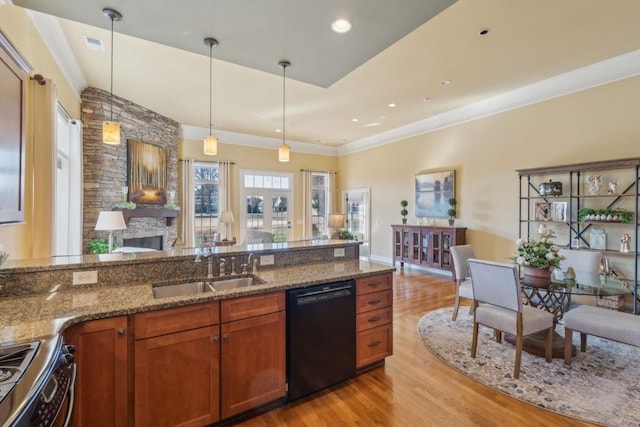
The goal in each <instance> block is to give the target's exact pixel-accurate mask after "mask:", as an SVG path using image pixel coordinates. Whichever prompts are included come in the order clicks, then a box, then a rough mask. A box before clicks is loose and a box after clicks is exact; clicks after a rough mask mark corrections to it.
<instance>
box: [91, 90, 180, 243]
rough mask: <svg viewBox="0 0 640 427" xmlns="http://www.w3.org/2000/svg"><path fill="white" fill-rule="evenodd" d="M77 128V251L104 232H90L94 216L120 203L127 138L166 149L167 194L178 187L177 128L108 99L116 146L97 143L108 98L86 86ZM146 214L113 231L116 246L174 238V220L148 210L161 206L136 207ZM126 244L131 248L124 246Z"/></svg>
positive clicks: (136, 107) (123, 101)
mask: <svg viewBox="0 0 640 427" xmlns="http://www.w3.org/2000/svg"><path fill="white" fill-rule="evenodd" d="M81 98H82V124H83V168H84V172H83V174H84V176H83V180H84V186H83V188H84V192H83V204H84V214H83V248H84V250H83V252H84V253H86V252H87V248H88V246H89V242H90V241H91V240H92V239H96V238H104V237H107V233H106V232H101V231H95V230H94V228H95V224H96V220H97V218H98V213H99V212H100V211H103V210H105V211H106V210H112V209H113V208H114V207H115V205H116V203H118V202H122V201H124V200H125V196H124V195H123V193H122V187H123V186H125V185H127V145H128V144H127V140H128V139H136V140H139V141H143V142H146V143H148V144H153V145H156V146H158V147H161V148H163V149H165V150H166V151H167V160H168V161H167V190H174V191H177V189H178V136H179V124H178V122H176V121H175V120H172V119H169V118H167V117H164V116H161V115H159V114H157V113H155V112H153V111H151V110H149V109H147V108H144V107H142V106H140V105H137V104H134V103H132V102H130V101H127V100H126V99H122V98H119V97H117V96H115V95H114V96H113V120H114V121H117V122H119V123H120V129H121V130H120V132H121V135H120V140H121V143H120V145H115V146H114V145H106V144H103V143H102V121H103V120H105V119H108V118H109V117H110V113H111V104H110V103H111V95H110V93H109V92H106V91H103V90H101V89H97V88H92V87H89V88H87V89H85V90H84V91H83V92H82V95H81ZM137 208H143V210H144V211H145V212H151V214H150V215H149V216H138V215H135V216H132V217H131V218H127V229H126V230H122V231H116V232H114V239H115V240H116V242H117V243H118V245H119V246H122V245H123V239H146V238H154V237H158V236H160V237H161V238H162V241H161V245H160V246H161V247H162V248H168V247H170V246H171V244H172V242H173V241H175V239H176V238H177V222H178V221H177V220H173V221H172V222H171V224H170V225H169V224H168V222H167V219H166V218H165V217H163V216H162V215H160V214H158V215H157V216H156V215H155V212H153V211H150V210H151V209H160V208H163V206H162V205H154V204H140V203H139V204H137ZM129 246H133V245H131V244H129Z"/></svg>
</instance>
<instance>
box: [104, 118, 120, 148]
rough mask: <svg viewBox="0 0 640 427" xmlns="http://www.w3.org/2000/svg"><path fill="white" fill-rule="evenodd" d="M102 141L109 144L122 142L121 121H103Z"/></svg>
mask: <svg viewBox="0 0 640 427" xmlns="http://www.w3.org/2000/svg"><path fill="white" fill-rule="evenodd" d="M102 142H104V143H105V144H109V145H119V144H120V123H117V122H109V121H105V122H102Z"/></svg>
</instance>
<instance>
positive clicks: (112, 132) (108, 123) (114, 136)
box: [102, 8, 122, 145]
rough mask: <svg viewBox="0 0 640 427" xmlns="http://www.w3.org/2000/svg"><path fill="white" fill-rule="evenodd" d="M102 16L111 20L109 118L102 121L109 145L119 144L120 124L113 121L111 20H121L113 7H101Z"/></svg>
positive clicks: (105, 138)
mask: <svg viewBox="0 0 640 427" xmlns="http://www.w3.org/2000/svg"><path fill="white" fill-rule="evenodd" d="M102 13H103V14H104V16H106V17H107V18H109V19H110V20H111V89H110V94H111V118H110V119H109V120H105V121H104V122H102V142H104V143H105V144H109V145H119V144H120V124H119V123H116V122H114V121H113V22H114V21H120V20H122V15H121V14H120V13H119V12H118V11H116V10H113V9H109V8H105V9H102Z"/></svg>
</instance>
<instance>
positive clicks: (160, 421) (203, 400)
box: [134, 326, 220, 427]
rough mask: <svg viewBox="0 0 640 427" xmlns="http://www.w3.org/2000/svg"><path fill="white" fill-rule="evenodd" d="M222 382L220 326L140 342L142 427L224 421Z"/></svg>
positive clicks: (137, 401) (138, 419)
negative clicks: (221, 413) (221, 404)
mask: <svg viewBox="0 0 640 427" xmlns="http://www.w3.org/2000/svg"><path fill="white" fill-rule="evenodd" d="M219 379H220V343H219V326H208V327H204V328H199V329H192V330H189V331H184V332H176V333H173V334H169V335H162V336H158V337H154V338H148V339H143V340H138V341H136V343H135V392H134V399H135V421H136V422H135V424H136V426H154V427H155V426H178V425H180V426H202V425H206V424H209V423H212V422H216V421H218V420H219V419H220V410H219V399H220V394H219V393H220V391H219V390H220V388H219V387H220V383H219Z"/></svg>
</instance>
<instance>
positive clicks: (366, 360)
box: [356, 323, 393, 369]
mask: <svg viewBox="0 0 640 427" xmlns="http://www.w3.org/2000/svg"><path fill="white" fill-rule="evenodd" d="M357 340H358V345H357V348H356V368H358V369H360V368H363V367H365V366H367V365H371V364H372V363H375V362H379V361H381V360H383V359H384V358H385V357H387V356H391V355H392V354H393V325H392V324H390V323H389V324H387V325H383V326H378V327H377V328H373V329H368V330H366V331H362V332H358V338H357Z"/></svg>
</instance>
